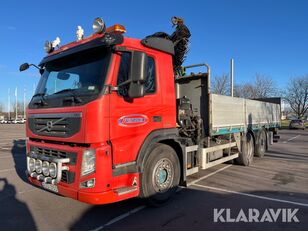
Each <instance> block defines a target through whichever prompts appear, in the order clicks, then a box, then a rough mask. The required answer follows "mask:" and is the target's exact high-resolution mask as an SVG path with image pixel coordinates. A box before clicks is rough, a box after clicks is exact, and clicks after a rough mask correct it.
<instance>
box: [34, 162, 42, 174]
mask: <svg viewBox="0 0 308 231" xmlns="http://www.w3.org/2000/svg"><path fill="white" fill-rule="evenodd" d="M35 170H36V172H37V173H38V174H41V173H42V161H41V160H36V161H35Z"/></svg>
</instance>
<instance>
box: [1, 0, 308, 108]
mask: <svg viewBox="0 0 308 231" xmlns="http://www.w3.org/2000/svg"><path fill="white" fill-rule="evenodd" d="M307 12H308V1H305V0H296V1H294V0H293V1H291V0H212V1H206V0H205V1H201V0H200V1H193V0H191V1H166V0H165V1H162V0H155V1H144V0H143V1H92V0H89V1H35V0H33V1H30V0H29V1H17V0H10V1H9V0H6V1H2V2H1V8H0V36H1V38H0V50H1V53H0V78H1V82H0V102H2V103H3V104H4V105H5V106H6V105H7V97H8V88H11V100H13V99H14V89H15V87H16V86H17V87H18V89H19V96H18V98H19V99H20V100H22V98H23V88H26V92H27V99H29V98H30V97H31V94H32V93H33V85H34V84H36V83H37V82H38V80H39V75H38V73H37V71H36V70H35V69H34V68H32V69H30V70H28V71H27V72H22V73H19V71H18V68H19V65H20V64H21V63H23V62H31V63H39V62H40V60H41V59H42V57H43V56H45V52H44V50H43V44H44V42H45V41H46V40H53V39H55V37H56V36H59V37H60V38H61V44H62V45H63V44H65V43H68V42H71V41H72V40H74V39H75V31H76V27H77V26H78V25H81V26H82V27H83V28H84V30H85V34H86V35H89V34H90V33H91V32H92V21H93V19H94V18H95V17H98V16H99V17H102V18H103V19H104V20H105V21H106V24H107V26H110V25H112V24H115V23H120V24H123V25H125V26H126V29H127V33H126V35H127V36H129V37H136V38H143V37H145V36H147V35H149V34H152V33H154V32H157V31H165V32H168V33H172V31H173V29H172V27H171V23H170V18H171V17H172V16H174V15H176V16H181V17H183V18H184V19H185V22H186V24H187V26H188V27H189V28H190V30H191V33H192V37H191V45H190V52H189V53H188V57H187V59H186V62H185V64H187V65H188V64H193V63H203V62H207V63H209V64H210V65H211V68H212V76H213V77H215V76H218V75H221V74H227V73H228V72H229V62H230V58H234V60H235V71H234V74H235V82H236V83H243V82H250V81H252V79H253V77H254V75H255V74H256V73H261V74H264V75H267V76H270V77H271V78H273V79H274V81H275V82H276V84H277V85H278V86H279V87H280V88H284V87H285V86H286V84H287V81H288V79H289V78H290V77H292V76H300V75H304V74H308V26H307V25H308V24H307V23H308V13H307Z"/></svg>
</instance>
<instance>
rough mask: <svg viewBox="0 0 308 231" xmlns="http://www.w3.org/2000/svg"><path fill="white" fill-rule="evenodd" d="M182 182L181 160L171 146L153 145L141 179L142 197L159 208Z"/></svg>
mask: <svg viewBox="0 0 308 231" xmlns="http://www.w3.org/2000/svg"><path fill="white" fill-rule="evenodd" d="M179 182H180V162H179V158H178V156H177V154H176V152H175V151H174V149H172V148H171V147H170V146H168V145H166V144H157V143H156V144H153V145H151V147H150V149H149V154H148V156H147V158H146V160H145V162H144V171H143V173H142V175H141V178H140V197H142V198H146V199H147V201H148V202H149V204H150V205H152V206H155V207H158V206H161V205H163V204H164V203H166V202H167V201H168V200H169V199H170V198H171V196H172V195H173V194H174V193H175V192H176V190H177V187H178V185H179Z"/></svg>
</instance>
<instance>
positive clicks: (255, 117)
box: [245, 99, 280, 128]
mask: <svg viewBox="0 0 308 231" xmlns="http://www.w3.org/2000/svg"><path fill="white" fill-rule="evenodd" d="M245 101H246V118H247V125H248V126H251V127H252V128H255V127H258V126H260V125H261V126H269V127H275V126H276V125H277V124H279V123H280V105H279V104H274V103H267V102H261V101H256V100H249V99H246V100H245Z"/></svg>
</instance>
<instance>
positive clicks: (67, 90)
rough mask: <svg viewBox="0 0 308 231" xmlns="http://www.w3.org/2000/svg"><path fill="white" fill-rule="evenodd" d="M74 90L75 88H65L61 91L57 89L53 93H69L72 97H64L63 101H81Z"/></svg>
mask: <svg viewBox="0 0 308 231" xmlns="http://www.w3.org/2000/svg"><path fill="white" fill-rule="evenodd" d="M75 90H76V89H71V88H67V89H63V90H61V91H57V92H56V93H54V95H57V94H61V93H69V94H70V96H71V97H72V98H65V99H64V100H65V101H72V102H74V103H82V100H81V99H80V98H79V97H78V96H77V95H76V94H75Z"/></svg>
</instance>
